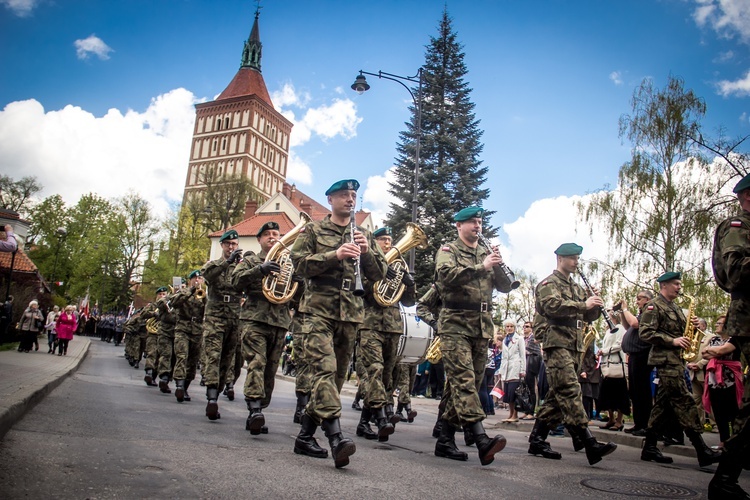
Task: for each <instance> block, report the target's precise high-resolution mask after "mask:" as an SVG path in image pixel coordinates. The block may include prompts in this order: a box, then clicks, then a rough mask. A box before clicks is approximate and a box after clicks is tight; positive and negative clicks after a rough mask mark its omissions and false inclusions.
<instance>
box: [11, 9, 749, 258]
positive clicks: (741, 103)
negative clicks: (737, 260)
mask: <svg viewBox="0 0 750 500" xmlns="http://www.w3.org/2000/svg"><path fill="white" fill-rule="evenodd" d="M749 3H750V2H748V1H747V0H662V1H656V0H654V1H645V0H611V1H606V2H605V1H595V0H586V1H575V2H570V1H562V0H559V1H538V2H522V1H482V0H475V1H471V2H456V1H453V2H451V1H448V2H443V1H409V0H401V1H398V2H397V1H379V2H362V3H360V2H333V1H317V2H311V1H297V0H285V1H274V0H268V1H265V2H263V4H262V7H263V8H262V10H261V17H260V34H261V41H262V43H263V60H262V70H263V75H264V78H265V81H266V85H267V87H268V90H269V92H271V94H272V98H273V100H274V104H275V105H276V106H277V108H279V109H280V110H281V111H282V112H283V113H284V114H285V115H286V116H287V117H289V118H290V119H292V120H293V121H294V122H295V129H294V131H293V148H292V165H291V166H290V169H291V172H292V174H293V177H294V178H293V179H292V181H294V182H296V183H297V184H298V186H299V187H300V188H301V189H302V190H303V191H305V192H307V193H308V194H310V195H312V196H317V198H318V199H319V200H321V201H324V200H323V196H322V193H323V192H324V191H325V189H326V188H327V187H328V186H329V185H330V184H331V183H332V182H333V181H335V180H338V179H339V178H341V177H349V176H353V177H356V178H358V179H359V180H360V182H362V184H363V186H366V188H365V189H363V190H362V194H363V197H364V206H365V208H369V209H371V210H373V211H374V212H375V214H377V215H382V214H383V213H384V211H385V210H387V205H386V202H387V196H385V193H384V192H383V187H384V185H385V176H386V171H387V170H388V169H389V168H390V167H391V166H392V162H393V158H394V156H395V145H396V141H397V138H398V133H399V132H400V131H401V130H402V129H403V128H404V122H405V121H406V120H407V119H408V118H409V114H408V105H409V104H410V102H411V98H410V96H409V95H408V93H407V92H406V91H405V90H404V89H403V88H402V87H401V86H399V85H397V84H395V83H393V82H388V81H385V80H377V79H376V78H372V77H371V78H368V80H369V82H370V84H371V86H372V88H371V90H370V91H369V92H367V93H365V94H363V95H361V96H360V95H357V94H356V93H354V92H353V91H351V89H350V88H349V85H351V83H352V81H353V79H354V77H355V76H356V74H357V72H358V70H360V69H364V70H366V71H371V72H377V71H378V70H383V71H387V72H391V73H396V74H400V75H405V76H406V75H413V74H415V73H416V70H417V68H418V67H419V66H420V65H421V64H422V63H423V61H424V53H425V46H426V45H427V44H428V43H429V37H430V36H435V35H436V34H437V25H438V22H439V20H440V17H441V14H442V10H443V7H444V5H447V9H448V12H449V14H450V15H451V17H452V18H453V22H454V24H453V25H454V29H455V31H456V32H457V33H458V39H459V41H460V42H461V43H462V44H463V46H464V52H465V54H466V56H465V61H466V64H467V67H468V70H469V73H468V75H467V81H468V83H469V85H470V87H471V88H472V89H473V93H472V100H473V101H474V103H475V104H476V115H477V118H478V119H479V120H480V121H481V122H480V128H481V129H482V130H483V131H484V136H483V138H482V141H483V143H484V152H483V154H482V157H481V159H482V160H483V161H484V164H485V165H486V166H488V167H489V168H490V171H489V175H488V183H487V185H488V187H490V189H491V190H492V191H491V197H490V199H489V200H488V201H487V203H486V206H487V207H488V208H491V209H493V210H496V211H497V212H498V213H497V214H496V216H495V218H494V220H493V221H492V222H493V224H494V225H496V226H502V227H503V228H504V229H505V233H503V234H502V235H501V240H502V242H503V244H504V246H505V248H506V256H508V255H512V256H515V257H516V259H517V261H518V262H520V263H521V265H522V266H527V267H529V268H530V269H533V270H535V269H536V268H537V264H535V263H532V262H531V261H530V260H529V259H530V257H529V253H530V252H533V251H534V250H536V249H539V248H540V247H541V249H540V251H541V252H542V253H541V257H540V259H541V260H540V262H544V261H549V262H550V264H549V265H551V260H549V259H548V257H547V255H549V248H547V247H550V248H554V247H556V246H557V244H559V242H560V241H561V239H565V238H567V239H575V238H576V237H577V233H576V232H575V226H576V225H575V221H574V220H572V219H575V216H574V213H572V212H571V211H570V210H569V205H570V204H571V201H574V200H575V199H578V197H580V196H585V195H586V194H587V193H590V192H592V191H594V190H597V189H600V188H602V187H603V186H605V185H606V184H608V183H610V184H614V183H615V182H616V178H617V170H618V168H619V167H620V165H621V164H622V163H623V162H625V161H626V160H627V159H628V158H629V152H630V145H629V144H627V143H625V144H622V143H621V141H620V139H619V137H618V119H619V117H620V115H621V114H623V113H627V112H629V100H630V98H631V96H632V94H633V90H634V88H635V87H636V86H637V85H638V84H639V83H640V82H641V81H642V79H643V78H645V77H651V78H653V79H654V81H655V83H656V85H657V86H659V87H662V86H663V85H664V84H665V82H666V80H667V77H668V75H670V74H673V75H676V76H680V77H682V78H684V80H685V85H686V87H688V88H692V89H693V90H694V91H695V92H696V93H697V94H698V95H699V96H701V97H703V98H704V99H705V100H706V103H707V105H708V113H707V116H706V118H705V120H704V126H705V129H706V130H707V131H709V132H712V131H714V130H715V128H716V127H718V126H720V125H721V126H724V127H725V128H726V129H727V131H728V133H729V135H730V136H737V135H747V134H748V133H750V121H748V116H749V115H750V105H749V103H748V97H747V96H748V94H750V73H749V71H750V53H748V44H749V43H750V6H749ZM254 11H255V3H254V2H248V1H242V2H241V1H230V0H223V1H221V2H211V1H200V0H192V1H189V0H180V1H178V0H174V1H168V0H162V1H156V2H154V1H148V0H129V1H126V2H101V1H94V0H90V1H84V0H64V1H63V0H56V1H53V0H0V47H3V49H2V50H1V51H0V67H2V68H3V71H2V72H0V173H2V174H9V175H12V176H14V177H16V178H18V177H20V176H21V175H37V177H39V178H40V180H41V181H42V183H43V184H44V185H45V191H44V193H43V194H44V195H45V196H46V195H49V194H53V193H61V194H63V196H64V197H65V198H66V200H67V201H69V202H71V203H74V202H75V201H76V200H77V198H78V197H79V196H80V195H81V194H83V193H86V192H90V191H93V192H97V193H99V194H101V195H103V196H106V197H113V196H118V195H121V194H123V193H124V192H126V190H127V189H134V190H137V191H139V192H142V193H143V194H144V196H146V197H147V198H148V199H150V200H151V201H152V203H154V206H155V207H156V208H157V209H158V210H159V211H161V212H164V211H165V210H166V209H167V207H168V206H169V205H170V204H173V203H174V202H175V200H179V199H180V197H181V193H182V187H183V185H184V179H185V172H186V168H187V158H188V148H189V141H190V134H191V133H192V119H193V117H194V110H193V108H192V106H193V105H194V104H195V103H196V102H200V101H205V100H211V99H213V98H214V97H215V96H216V95H217V94H219V93H220V92H221V91H222V90H223V89H224V88H225V87H226V85H227V84H228V83H229V82H230V80H231V79H232V77H233V76H234V74H235V73H236V71H237V69H238V66H239V61H240V54H241V50H242V45H243V42H244V40H245V39H246V38H247V36H248V34H249V32H250V28H251V26H252V20H253V14H254ZM292 167H293V168H292ZM563 207H565V208H563ZM561 218H562V219H561ZM571 231H572V232H571ZM532 233H533V234H532ZM581 238H582V237H579V239H581ZM529 242H531V243H529ZM529 245H531V247H530V246H529ZM597 248H598V247H597ZM601 251H603V250H601ZM601 257H603V256H601ZM509 260H510V259H509ZM549 265H546V264H545V267H549Z"/></svg>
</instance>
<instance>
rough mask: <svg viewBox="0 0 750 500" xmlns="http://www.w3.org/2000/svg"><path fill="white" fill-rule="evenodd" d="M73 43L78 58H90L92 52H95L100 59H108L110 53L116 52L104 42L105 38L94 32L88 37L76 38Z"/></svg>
mask: <svg viewBox="0 0 750 500" xmlns="http://www.w3.org/2000/svg"><path fill="white" fill-rule="evenodd" d="M73 45H74V46H75V48H76V56H78V59H88V58H89V56H91V54H94V55H95V56H97V57H98V58H99V59H101V60H106V59H109V53H110V52H114V51H113V50H112V48H111V47H110V46H109V45H107V44H106V43H104V40H102V39H101V38H99V37H98V36H96V35H94V34H93V33H92V34H91V35H89V37H88V38H83V39H80V40H76V41H75V42H73Z"/></svg>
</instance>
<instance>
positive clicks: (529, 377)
mask: <svg viewBox="0 0 750 500" xmlns="http://www.w3.org/2000/svg"><path fill="white" fill-rule="evenodd" d="M529 357H531V356H528V357H527V358H526V359H527V360H528V359H529ZM534 357H536V356H534ZM528 367H529V364H528V361H527V362H526V376H525V377H524V379H523V380H524V382H526V387H528V388H529V402H530V403H531V407H532V408H534V409H536V393H537V391H540V389H539V388H538V387H537V380H538V378H539V372H538V371H536V372H532V371H529V368H528ZM539 368H541V366H539Z"/></svg>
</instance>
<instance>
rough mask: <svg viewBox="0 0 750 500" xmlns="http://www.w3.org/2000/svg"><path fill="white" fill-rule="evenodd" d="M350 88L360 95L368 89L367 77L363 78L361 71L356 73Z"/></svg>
mask: <svg viewBox="0 0 750 500" xmlns="http://www.w3.org/2000/svg"><path fill="white" fill-rule="evenodd" d="M352 90H353V91H355V92H356V93H357V94H360V95H362V94H364V93H365V92H367V91H368V90H370V84H369V83H367V79H366V78H365V75H363V74H362V73H360V74H359V75H357V78H356V79H355V80H354V83H352Z"/></svg>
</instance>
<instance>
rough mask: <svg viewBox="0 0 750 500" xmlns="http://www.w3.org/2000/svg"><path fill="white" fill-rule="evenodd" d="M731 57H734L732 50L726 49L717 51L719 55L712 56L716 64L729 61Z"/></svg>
mask: <svg viewBox="0 0 750 500" xmlns="http://www.w3.org/2000/svg"><path fill="white" fill-rule="evenodd" d="M732 59H734V51H731V50H727V51H726V52H719V55H717V56H716V57H714V59H713V62H714V63H716V64H721V63H725V62H729V61H731V60H732Z"/></svg>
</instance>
